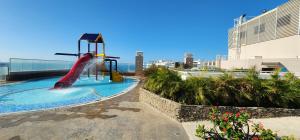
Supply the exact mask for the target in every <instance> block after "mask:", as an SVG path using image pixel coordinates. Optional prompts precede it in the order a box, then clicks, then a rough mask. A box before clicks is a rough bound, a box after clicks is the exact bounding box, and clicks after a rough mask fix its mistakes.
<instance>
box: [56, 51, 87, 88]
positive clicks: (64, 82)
mask: <svg viewBox="0 0 300 140" xmlns="http://www.w3.org/2000/svg"><path fill="white" fill-rule="evenodd" d="M92 58H93V55H92V54H90V53H86V54H84V55H83V56H82V57H81V58H79V60H77V62H76V63H75V64H74V65H73V67H72V68H71V70H70V71H69V72H68V73H67V74H66V75H65V76H64V77H63V78H61V79H60V80H59V81H57V82H56V83H55V85H54V88H55V89H57V88H65V87H70V86H71V85H72V84H73V83H74V82H75V81H76V80H77V78H78V77H79V76H80V73H81V72H82V71H83V69H84V67H85V65H86V64H87V63H88V62H89V61H90V60H91V59H92Z"/></svg>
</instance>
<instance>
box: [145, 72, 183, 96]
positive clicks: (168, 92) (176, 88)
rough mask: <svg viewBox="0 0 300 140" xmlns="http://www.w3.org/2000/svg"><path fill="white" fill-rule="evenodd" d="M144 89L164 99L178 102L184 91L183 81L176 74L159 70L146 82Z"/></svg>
mask: <svg viewBox="0 0 300 140" xmlns="http://www.w3.org/2000/svg"><path fill="white" fill-rule="evenodd" d="M144 88H145V89H147V90H150V91H152V92H154V93H156V94H158V95H161V96H162V97H165V98H168V99H172V100H175V101H177V100H178V98H179V97H180V91H181V89H182V80H181V78H180V77H179V76H178V75H177V73H176V72H173V71H170V70H168V69H166V68H158V69H157V71H156V72H155V73H153V74H151V75H150V76H149V77H148V79H147V80H146V82H145V85H144Z"/></svg>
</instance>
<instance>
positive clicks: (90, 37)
mask: <svg viewBox="0 0 300 140" xmlns="http://www.w3.org/2000/svg"><path fill="white" fill-rule="evenodd" d="M79 40H86V41H88V42H90V43H103V42H104V41H103V38H102V35H101V34H100V33H98V34H90V33H85V34H83V35H81V37H80V39H79Z"/></svg>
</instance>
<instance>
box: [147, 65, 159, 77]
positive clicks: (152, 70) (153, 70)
mask: <svg viewBox="0 0 300 140" xmlns="http://www.w3.org/2000/svg"><path fill="white" fill-rule="evenodd" d="M157 70H158V67H157V66H156V65H154V64H152V65H151V66H150V67H149V68H147V69H145V70H144V71H143V72H144V76H146V77H148V76H150V75H152V74H155V73H157Z"/></svg>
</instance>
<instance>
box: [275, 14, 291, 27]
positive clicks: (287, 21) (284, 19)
mask: <svg viewBox="0 0 300 140" xmlns="http://www.w3.org/2000/svg"><path fill="white" fill-rule="evenodd" d="M291 18H292V17H291V14H288V15H285V16H283V17H280V18H278V19H277V27H282V26H285V25H288V24H290V23H291Z"/></svg>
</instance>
